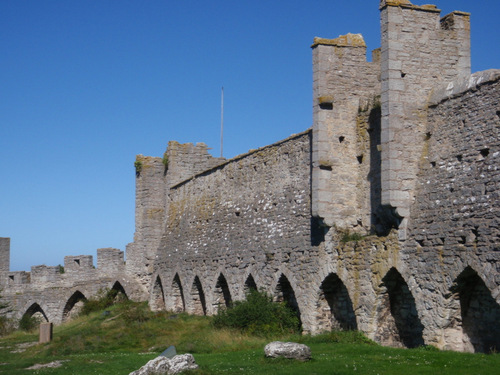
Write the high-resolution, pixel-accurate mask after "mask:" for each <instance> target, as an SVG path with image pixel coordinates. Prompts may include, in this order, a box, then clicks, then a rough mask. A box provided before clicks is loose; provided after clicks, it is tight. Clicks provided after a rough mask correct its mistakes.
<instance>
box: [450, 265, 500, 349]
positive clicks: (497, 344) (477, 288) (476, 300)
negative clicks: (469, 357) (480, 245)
mask: <svg viewBox="0 0 500 375" xmlns="http://www.w3.org/2000/svg"><path fill="white" fill-rule="evenodd" d="M450 291H451V292H452V293H453V298H454V299H455V300H456V301H458V302H459V306H460V307H459V310H456V311H455V314H454V316H453V319H454V320H455V323H457V322H458V326H460V322H461V329H462V332H463V338H462V341H463V342H464V343H465V345H466V347H465V349H466V350H469V351H475V352H483V353H490V352H493V351H498V350H499V349H500V305H499V304H498V303H497V302H496V301H495V299H494V298H493V297H492V295H491V292H490V290H489V289H488V287H487V286H486V284H485V283H484V281H483V279H482V278H481V277H480V276H479V275H478V273H477V272H476V271H475V270H474V269H473V268H471V267H470V266H467V267H466V268H465V269H464V270H463V271H462V273H460V275H458V277H457V278H456V279H455V282H454V283H453V285H452V286H451V288H450Z"/></svg>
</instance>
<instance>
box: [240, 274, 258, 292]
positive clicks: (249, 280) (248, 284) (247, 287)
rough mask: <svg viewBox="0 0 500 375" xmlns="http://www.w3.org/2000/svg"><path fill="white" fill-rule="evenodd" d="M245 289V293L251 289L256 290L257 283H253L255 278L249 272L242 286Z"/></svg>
mask: <svg viewBox="0 0 500 375" xmlns="http://www.w3.org/2000/svg"><path fill="white" fill-rule="evenodd" d="M243 289H244V291H245V295H247V294H248V293H249V292H250V291H252V290H257V284H256V283H255V279H254V278H253V276H252V274H249V275H248V277H247V279H246V280H245V285H244V287H243Z"/></svg>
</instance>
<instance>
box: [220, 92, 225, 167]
mask: <svg viewBox="0 0 500 375" xmlns="http://www.w3.org/2000/svg"><path fill="white" fill-rule="evenodd" d="M223 141H224V86H222V90H221V104H220V157H221V158H222V150H223V148H222V145H223Z"/></svg>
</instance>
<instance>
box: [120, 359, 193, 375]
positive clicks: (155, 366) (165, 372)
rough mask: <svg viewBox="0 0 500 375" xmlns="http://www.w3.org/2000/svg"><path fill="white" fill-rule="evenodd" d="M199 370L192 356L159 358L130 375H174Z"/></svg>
mask: <svg viewBox="0 0 500 375" xmlns="http://www.w3.org/2000/svg"><path fill="white" fill-rule="evenodd" d="M197 368H198V365H197V364H196V362H195V360H194V357H193V355H192V354H181V355H176V356H175V357H173V358H167V357H163V356H159V357H156V358H155V359H152V360H151V361H149V362H148V363H146V364H145V365H144V366H142V367H141V368H140V369H139V370H136V371H134V372H131V373H130V374H129V375H174V374H180V373H181V372H183V371H187V370H196V369H197Z"/></svg>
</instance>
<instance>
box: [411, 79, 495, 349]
mask: <svg viewBox="0 0 500 375" xmlns="http://www.w3.org/2000/svg"><path fill="white" fill-rule="evenodd" d="M479 80H480V81H481V79H479ZM499 93H500V74H497V75H496V78H494V79H493V80H490V81H488V82H483V83H481V84H480V85H479V86H477V87H474V88H472V89H470V90H468V91H466V92H464V93H462V94H461V95H456V96H455V97H452V98H450V99H445V100H444V101H442V102H439V103H438V104H434V105H432V106H431V107H430V108H429V117H428V127H427V132H428V138H427V140H426V141H425V148H424V153H423V157H422V159H421V160H420V168H421V169H420V174H419V179H418V185H417V192H416V201H415V204H414V205H413V207H412V217H411V222H410V227H409V235H410V241H408V244H407V246H406V249H405V254H406V255H405V256H407V257H408V258H409V261H408V263H409V266H410V268H411V269H412V270H413V271H412V273H413V274H414V275H415V279H416V280H417V283H418V287H417V288H416V289H415V293H416V295H415V298H416V299H418V300H420V301H424V303H423V306H422V307H423V311H421V313H422V317H423V322H424V324H425V326H426V328H427V335H428V339H429V341H430V342H431V343H433V344H436V345H438V346H441V347H445V348H450V349H454V350H468V351H473V350H476V351H477V350H479V351H488V350H489V347H488V346H491V345H496V347H497V348H498V347H500V342H499V337H500V325H499V323H498V316H500V308H499V305H498V303H499V302H500V272H499V271H500V251H499V250H500V117H499V111H500V94H499ZM495 301H496V302H495Z"/></svg>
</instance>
